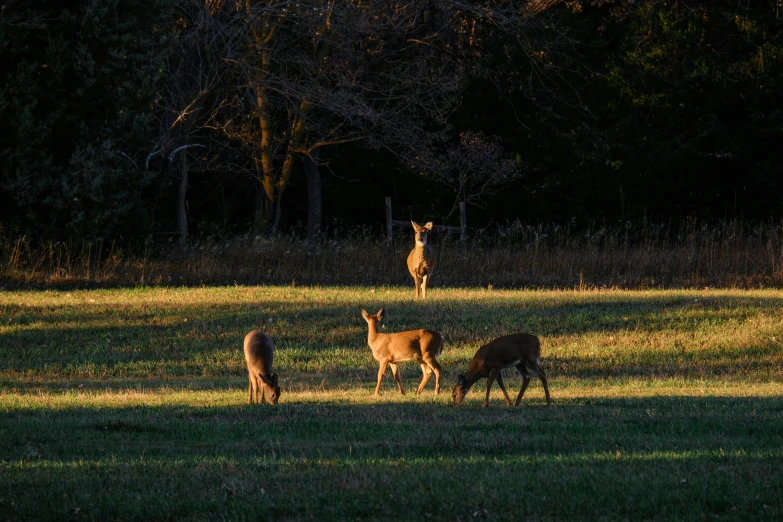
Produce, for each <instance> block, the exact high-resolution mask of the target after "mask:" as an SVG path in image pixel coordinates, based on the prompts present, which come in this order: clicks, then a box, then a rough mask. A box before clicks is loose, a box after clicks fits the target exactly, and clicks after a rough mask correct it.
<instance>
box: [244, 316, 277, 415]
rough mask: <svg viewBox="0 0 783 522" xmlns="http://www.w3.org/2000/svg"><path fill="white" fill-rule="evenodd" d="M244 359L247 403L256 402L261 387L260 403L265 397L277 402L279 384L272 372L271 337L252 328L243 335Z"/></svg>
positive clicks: (272, 351) (272, 352) (273, 348)
mask: <svg viewBox="0 0 783 522" xmlns="http://www.w3.org/2000/svg"><path fill="white" fill-rule="evenodd" d="M244 350H245V361H246V362H247V374H248V378H249V379H250V386H249V387H248V389H247V403H248V404H253V394H255V399H256V400H255V402H256V403H258V390H259V388H260V389H261V403H264V402H265V397H266V398H268V399H269V402H270V403H272V404H277V401H278V399H280V386H278V385H277V374H276V373H272V358H273V356H274V352H275V346H274V344H272V339H270V338H269V336H268V335H267V334H265V333H264V332H262V331H261V330H253V331H252V332H250V333H248V334H247V335H246V336H245V344H244Z"/></svg>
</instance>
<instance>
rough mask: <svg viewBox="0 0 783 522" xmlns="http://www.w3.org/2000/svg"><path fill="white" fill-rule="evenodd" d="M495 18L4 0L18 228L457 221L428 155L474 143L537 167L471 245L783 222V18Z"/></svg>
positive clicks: (6, 222)
mask: <svg viewBox="0 0 783 522" xmlns="http://www.w3.org/2000/svg"><path fill="white" fill-rule="evenodd" d="M491 4H492V3H487V4H484V3H482V2H472V3H464V2H460V1H458V0H451V1H444V2H427V1H424V0H419V1H408V2H402V1H397V2H390V3H388V4H384V6H385V7H384V6H380V4H372V6H373V7H372V8H370V7H367V6H366V5H365V4H363V3H362V4H357V3H355V2H350V1H344V2H328V3H327V2H321V1H317V0H309V1H308V2H300V3H298V4H296V6H293V4H292V6H291V7H290V8H289V6H288V3H287V2H251V1H248V2H244V3H231V4H230V5H229V4H227V3H224V2H220V1H217V0H216V1H208V2H201V1H197V0H156V1H155V2H137V1H119V0H114V1H110V2H103V1H102V2H98V1H94V0H82V1H80V2H74V3H69V4H67V7H66V6H64V4H61V3H59V2H51V1H44V2H36V3H34V4H29V3H26V2H20V1H10V2H6V3H4V4H3V6H2V10H1V11H0V122H1V124H2V132H0V226H2V228H3V229H4V230H5V231H6V233H10V234H12V235H16V234H29V235H30V234H31V235H37V236H40V237H43V238H63V237H83V238H97V237H117V236H120V235H123V236H128V235H134V236H139V235H148V234H151V233H174V232H173V231H176V233H177V234H179V235H180V236H183V235H187V234H188V233H191V234H194V233H195V234H202V235H203V234H211V233H214V232H215V231H219V232H221V233H244V232H248V231H251V230H254V229H255V230H256V231H260V230H263V229H266V230H267V231H269V230H272V231H276V230H277V227H278V224H280V226H281V227H283V228H291V227H293V226H296V225H297V224H298V223H304V222H305V221H309V223H308V227H307V230H308V232H310V233H317V231H318V229H319V226H320V223H321V222H325V223H332V222H334V221H338V222H344V223H351V224H371V225H377V224H378V223H380V222H381V220H382V219H383V197H384V196H389V195H390V196H392V197H393V198H394V211H395V216H394V217H395V218H408V217H411V216H414V217H418V218H420V219H427V220H429V219H432V220H435V221H438V220H442V219H443V218H444V217H445V216H446V215H448V214H449V212H450V210H451V209H452V208H453V207H454V205H455V198H457V200H459V199H460V194H459V192H457V193H454V192H452V189H453V187H450V186H449V185H448V184H445V185H444V184H439V183H437V182H436V181H435V179H436V178H437V175H433V174H430V175H427V172H426V169H427V168H428V166H429V165H428V164H427V162H422V163H421V164H417V159H421V158H427V157H429V158H433V157H435V158H437V157H438V155H444V154H447V153H449V154H450V153H451V151H455V150H459V149H458V148H455V144H458V143H459V140H460V136H461V135H463V134H464V133H483V135H485V136H486V137H487V139H488V140H490V141H491V142H492V143H494V144H495V145H499V146H501V147H502V149H503V150H502V151H501V152H502V154H500V156H499V158H501V159H499V160H498V164H499V165H507V162H508V160H510V159H514V160H515V161H516V162H517V164H518V167H519V172H522V173H524V176H523V177H521V178H519V179H517V178H518V177H513V179H511V180H510V182H511V184H510V186H506V187H505V188H504V190H503V191H502V193H500V194H496V195H491V197H490V194H489V193H485V194H477V195H476V197H475V198H474V199H473V201H475V202H476V203H478V204H480V205H481V206H480V207H471V208H470V210H469V215H470V219H469V223H470V225H471V226H472V227H475V226H481V225H483V224H486V223H489V222H505V221H513V220H515V219H521V220H522V221H529V222H530V221H536V222H540V221H545V222H559V223H565V222H574V221H575V222H577V223H591V222H596V221H597V222H604V221H606V222H617V221H622V222H626V221H635V220H639V219H642V218H644V219H646V220H651V221H673V222H680V221H682V220H684V219H693V218H696V219H703V218H714V217H717V218H725V217H730V218H731V217H736V216H744V217H746V218H750V219H754V220H767V219H775V220H777V219H779V217H780V211H781V208H780V193H779V189H780V184H781V181H780V174H781V170H782V169H781V165H782V164H783V157H782V155H783V152H781V147H779V143H780V140H781V137H783V99H782V97H783V94H781V93H783V9H781V7H780V6H779V5H778V4H776V3H775V2H769V1H760V0H753V1H750V2H745V3H742V4H740V5H737V4H729V3H724V2H701V3H697V4H691V3H685V2H677V1H674V2H671V1H670V2H663V1H661V0H642V1H637V2H635V3H628V2H614V1H601V2H588V1H583V2H579V1H574V2H566V3H563V4H558V3H557V2H537V3H535V4H534V5H539V9H538V11H540V12H538V13H536V14H534V15H533V14H532V13H534V12H535V11H536V9H527V10H519V9H515V8H513V6H511V7H503V8H500V7H498V6H495V7H494V8H493V9H489V8H488V7H490V6H491ZM553 4H554V5H553ZM503 5H506V4H503ZM544 7H548V9H544ZM485 8H486V9H485ZM370 9H372V11H371V10H370ZM384 9H386V11H384ZM358 13H363V14H362V16H359V14H358ZM446 29H448V30H446ZM264 97H266V99H268V100H269V101H268V102H266V103H267V104H266V105H264V103H265V102H264ZM327 145H328V146H327ZM183 147H187V148H183ZM425 149H426V150H425ZM503 154H505V156H503ZM503 157H504V158H505V159H502V158H503ZM455 161H459V160H458V159H455ZM484 170H487V172H486V173H485V172H484ZM422 174H424V175H423V176H422ZM475 175H477V176H478V177H482V176H485V177H486V178H487V179H490V178H492V176H496V175H497V173H495V172H493V171H492V169H491V168H489V169H482V170H481V172H478V173H476V174H475ZM476 185H477V186H479V187H481V186H483V184H482V183H481V182H480V180H478V182H477V183H476ZM456 190H457V191H458V190H459V189H456ZM284 192H285V196H284V197H283V193H284ZM482 196H483V197H482ZM463 197H464V196H463ZM453 219H454V218H452V220H453ZM178 220H179V223H178ZM188 225H189V226H188Z"/></svg>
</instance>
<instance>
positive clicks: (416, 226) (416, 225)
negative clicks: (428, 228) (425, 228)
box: [411, 219, 421, 231]
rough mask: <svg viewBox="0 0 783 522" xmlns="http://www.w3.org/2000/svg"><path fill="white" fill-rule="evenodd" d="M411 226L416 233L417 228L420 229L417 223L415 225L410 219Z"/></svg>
mask: <svg viewBox="0 0 783 522" xmlns="http://www.w3.org/2000/svg"><path fill="white" fill-rule="evenodd" d="M411 225H413V230H417V231H418V230H419V228H421V227H420V226H419V224H418V223H416V222H415V221H413V220H412V219H411Z"/></svg>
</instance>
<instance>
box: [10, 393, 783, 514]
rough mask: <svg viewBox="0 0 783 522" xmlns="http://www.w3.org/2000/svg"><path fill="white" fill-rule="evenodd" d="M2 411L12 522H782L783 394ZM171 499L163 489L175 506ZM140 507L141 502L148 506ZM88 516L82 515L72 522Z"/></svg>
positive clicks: (104, 407)
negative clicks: (751, 521) (112, 521)
mask: <svg viewBox="0 0 783 522" xmlns="http://www.w3.org/2000/svg"><path fill="white" fill-rule="evenodd" d="M443 399H444V401H443V402H437V403H433V402H424V403H409V402H403V401H401V400H400V399H399V398H395V397H388V398H387V399H384V401H383V402H377V403H374V404H341V403H316V404H313V403H304V402H302V403H281V404H280V405H279V406H278V407H271V406H247V405H244V404H237V405H236V406H199V405H198V404H197V403H198V400H197V399H196V400H194V404H193V405H171V406H167V405H163V406H148V405H143V404H139V405H135V406H119V407H113V406H100V407H85V406H81V405H78V404H77V405H74V406H72V407H67V408H56V409H55V408H47V407H45V406H36V407H34V408H32V407H31V408H22V409H14V410H11V409H5V410H3V411H0V426H2V435H3V441H4V442H3V444H2V447H1V448H0V475H2V477H3V480H2V481H0V513H3V514H4V515H5V517H7V518H15V517H16V518H58V519H62V518H67V517H68V516H69V515H70V516H72V515H73V514H74V513H76V514H77V515H78V514H82V515H86V516H90V517H93V518H99V519H102V518H112V517H118V518H123V519H143V518H147V519H149V518H152V519H163V518H174V519H192V518H215V517H223V518H247V517H251V518H252V517H261V518H281V519H313V518H315V519H351V520H355V519H357V518H361V519H365V518H367V519H399V517H400V513H402V512H404V513H407V515H405V516H406V517H407V516H413V515H412V513H416V517H418V516H419V515H421V516H422V518H426V519H436V520H455V519H459V520H469V519H470V520H473V519H477V518H478V519H493V520H519V519H520V517H521V518H528V519H535V520H542V519H549V520H556V519H563V518H568V519H582V518H584V519H587V518H594V517H596V516H597V517H599V518H608V519H618V518H620V519H622V518H633V519H636V518H646V519H668V518H671V519H683V518H686V519H688V518H694V519H698V518H699V517H701V516H702V515H705V514H706V515H718V516H721V517H728V518H744V517H748V516H751V517H753V518H757V517H761V518H770V519H774V518H776V517H778V516H780V515H783V502H781V500H780V499H781V493H783V491H781V488H783V485H781V482H780V480H779V479H780V466H781V464H783V450H781V448H782V447H783V430H782V429H781V426H783V398H780V397H763V398H762V397H741V398H738V397H697V398H694V397H683V396H673V397H650V398H622V399H615V398H612V399H594V398H590V399H580V398H575V399H569V400H558V401H557V402H556V403H555V405H553V406H552V407H545V406H543V404H542V403H541V402H540V401H539V402H534V401H532V402H527V401H526V402H525V404H524V406H522V407H519V408H506V407H502V406H500V404H496V405H495V406H494V407H492V408H490V409H482V408H480V407H478V405H479V404H480V402H478V401H476V400H471V401H470V402H469V403H468V404H467V407H460V408H454V407H453V406H450V405H449V404H448V398H447V397H444V398H443ZM163 492H165V493H163ZM142 499H143V500H142ZM77 509H78V511H76V510H77Z"/></svg>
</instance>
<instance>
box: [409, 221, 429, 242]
mask: <svg viewBox="0 0 783 522" xmlns="http://www.w3.org/2000/svg"><path fill="white" fill-rule="evenodd" d="M411 225H413V230H415V231H416V246H417V247H424V246H427V232H429V231H430V230H432V221H430V222H429V223H427V224H426V225H424V226H421V225H419V224H418V223H416V222H415V221H411Z"/></svg>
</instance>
